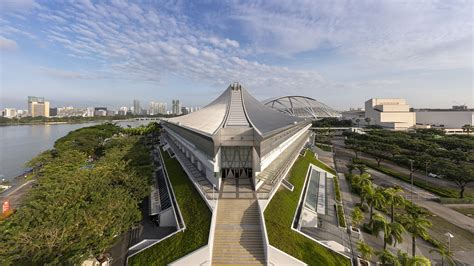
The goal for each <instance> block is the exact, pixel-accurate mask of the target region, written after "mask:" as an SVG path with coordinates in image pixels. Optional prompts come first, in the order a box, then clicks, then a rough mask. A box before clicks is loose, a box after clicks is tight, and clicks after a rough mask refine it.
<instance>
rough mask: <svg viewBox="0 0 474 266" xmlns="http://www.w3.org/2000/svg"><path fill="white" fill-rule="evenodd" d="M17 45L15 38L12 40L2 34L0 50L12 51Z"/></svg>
mask: <svg viewBox="0 0 474 266" xmlns="http://www.w3.org/2000/svg"><path fill="white" fill-rule="evenodd" d="M17 47H18V45H17V44H16V42H15V41H14V40H10V39H7V38H4V37H2V36H0V50H8V51H12V50H16V49H17Z"/></svg>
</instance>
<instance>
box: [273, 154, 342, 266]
mask: <svg viewBox="0 0 474 266" xmlns="http://www.w3.org/2000/svg"><path fill="white" fill-rule="evenodd" d="M310 163H312V164H314V165H316V166H318V167H321V168H322V169H324V170H327V171H329V172H331V173H334V174H335V171H334V170H333V169H331V168H329V167H328V166H327V165H325V164H323V163H322V162H321V161H318V160H317V159H316V158H314V153H312V152H311V151H309V150H308V151H307V152H306V154H305V156H304V157H301V156H300V157H299V158H298V159H297V160H296V162H295V164H294V165H293V167H292V168H291V170H290V173H289V175H290V177H289V181H290V182H291V183H292V184H293V185H294V186H295V189H294V190H293V191H289V190H286V189H281V190H279V191H277V192H276V194H275V196H274V197H273V198H272V200H271V202H270V203H269V204H268V206H267V208H266V209H265V213H264V215H265V224H266V227H267V233H268V239H269V241H270V244H271V245H272V246H274V247H276V248H278V249H280V250H282V251H284V252H286V253H288V254H290V255H291V256H293V257H295V258H297V259H299V260H301V261H303V262H305V263H307V264H308V265H350V260H349V259H347V258H346V257H344V256H342V255H340V254H337V253H335V252H333V251H331V250H329V249H327V248H325V247H324V246H322V245H319V244H318V243H316V242H314V241H313V240H311V239H309V238H307V237H305V236H303V235H301V234H299V233H297V232H296V231H294V230H292V229H291V226H292V222H293V217H294V215H295V212H296V208H297V205H298V200H299V197H300V194H301V191H302V190H303V186H304V181H305V177H306V172H307V170H308V167H309V164H310Z"/></svg>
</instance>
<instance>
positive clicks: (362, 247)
mask: <svg viewBox="0 0 474 266" xmlns="http://www.w3.org/2000/svg"><path fill="white" fill-rule="evenodd" d="M357 250H358V251H359V252H360V256H361V257H362V258H363V259H364V260H370V259H371V258H372V256H373V255H374V249H373V248H372V247H371V246H369V245H368V244H367V243H365V242H364V241H362V240H360V241H359V242H357Z"/></svg>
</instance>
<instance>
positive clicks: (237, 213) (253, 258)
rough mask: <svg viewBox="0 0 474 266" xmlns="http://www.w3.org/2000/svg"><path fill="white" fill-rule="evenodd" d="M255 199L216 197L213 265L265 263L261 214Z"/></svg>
mask: <svg viewBox="0 0 474 266" xmlns="http://www.w3.org/2000/svg"><path fill="white" fill-rule="evenodd" d="M257 204H258V203H257V201H256V200H255V199H219V204H218V207H217V220H216V227H215V232H214V248H213V252H212V265H264V264H265V251H264V244H263V238H262V237H263V235H262V231H261V229H260V214H259V210H258V205H257Z"/></svg>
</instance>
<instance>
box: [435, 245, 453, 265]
mask: <svg viewBox="0 0 474 266" xmlns="http://www.w3.org/2000/svg"><path fill="white" fill-rule="evenodd" d="M433 252H436V253H438V254H439V255H440V256H441V266H444V261H445V260H446V261H447V262H448V263H449V265H451V266H452V265H455V264H456V263H455V261H454V253H453V252H452V251H451V250H448V249H447V248H446V247H445V246H440V247H436V248H434V249H431V250H430V253H433Z"/></svg>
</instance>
